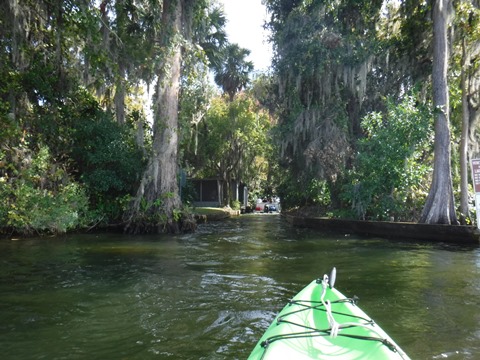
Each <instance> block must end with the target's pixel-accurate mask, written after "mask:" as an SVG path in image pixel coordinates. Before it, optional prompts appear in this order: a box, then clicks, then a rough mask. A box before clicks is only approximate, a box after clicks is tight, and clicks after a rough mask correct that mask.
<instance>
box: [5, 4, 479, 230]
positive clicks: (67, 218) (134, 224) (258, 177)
mask: <svg viewBox="0 0 480 360" xmlns="http://www.w3.org/2000/svg"><path fill="white" fill-rule="evenodd" d="M264 3H265V5H266V7H267V10H268V12H269V16H270V18H269V21H268V22H267V24H266V26H267V27H268V28H269V29H270V30H271V42H272V44H273V47H274V50H275V56H274V61H273V64H272V71H271V73H269V74H264V75H261V76H258V77H257V78H256V79H253V78H252V70H253V64H252V63H251V62H249V61H246V56H247V55H248V52H249V50H247V49H243V48H241V47H239V46H238V45H237V44H231V43H229V42H228V40H227V36H226V34H225V29H224V26H225V22H226V19H225V15H224V14H223V10H222V8H221V6H219V4H218V3H217V2H216V1H214V0H201V1H197V0H195V1H194V0H178V1H177V0H162V1H160V0H158V1H150V0H148V1H147V0H135V1H134V0H102V1H100V2H99V1H91V0H78V1H69V2H65V1H61V0H48V1H47V0H39V1H31V0H19V1H4V2H1V4H0V10H1V12H0V45H1V46H0V61H1V63H2V67H0V146H1V148H0V194H1V195H2V198H3V199H5V201H3V202H2V203H1V204H0V228H1V229H2V231H3V232H15V231H16V232H21V233H30V234H34V233H42V232H64V231H68V230H69V229H73V228H76V227H92V226H96V225H100V224H110V225H112V224H116V225H118V226H121V227H124V228H126V229H127V230H128V231H130V232H143V231H163V230H168V231H173V232H176V231H179V230H180V229H181V228H182V226H183V227H184V228H193V227H194V225H193V224H192V222H191V218H189V217H188V216H187V215H186V214H188V211H185V209H184V206H183V204H182V199H181V198H180V188H179V186H180V182H179V178H180V175H179V174H180V173H182V171H183V172H187V175H188V176H190V177H199V176H205V177H207V176H208V177H217V178H221V179H222V180H223V182H224V183H225V184H229V183H230V181H231V180H237V181H242V182H244V183H246V184H247V186H249V187H250V188H251V189H252V193H253V192H258V193H262V192H263V193H264V194H269V195H270V194H274V193H275V192H278V193H279V195H281V197H282V198H283V199H284V201H285V202H284V204H285V205H286V207H291V208H294V207H298V206H304V205H317V207H318V209H319V210H318V211H320V212H321V213H322V214H324V215H325V214H327V215H329V216H343V217H353V218H362V219H383V220H385V219H397V220H413V221H418V220H420V215H421V213H422V208H423V207H424V206H425V205H426V206H425V211H424V217H423V219H422V220H423V221H426V222H436V223H438V222H441V223H455V222H456V213H457V212H458V211H459V209H458V208H457V207H456V206H457V204H459V203H460V204H461V209H460V214H461V216H460V217H459V218H460V220H461V221H462V222H463V223H468V222H469V221H471V220H470V219H471V214H470V212H471V209H472V204H471V196H469V186H468V176H469V171H468V163H469V161H470V160H471V159H472V158H474V157H478V156H479V155H480V151H479V141H478V136H477V128H478V125H479V120H480V105H479V104H480V46H479V44H480V43H479V41H480V33H479V29H480V27H479V26H478V25H479V22H480V4H479V3H478V1H476V0H458V1H450V0H432V1H426V2H418V1H413V0H403V1H387V0H383V1H382V0H374V1H372V0H369V1H366V0H359V1H354V0H342V1H337V0H308V1H307V0H265V1H264ZM439 14H440V15H439ZM439 19H440V20H441V21H440V22H439ZM438 26H440V28H441V31H439V30H438V29H437V27H438ZM440 34H441V35H440ZM439 39H440V41H439ZM438 44H440V45H441V46H438ZM439 64H441V66H439ZM210 74H213V76H212V75H210ZM211 78H214V80H215V82H216V84H217V86H218V87H219V88H216V87H215V85H214V84H211V83H210V82H211V81H210V80H209V79H211ZM220 92H223V96H222V94H220ZM147 102H148V103H151V104H152V105H153V106H152V109H149V108H148V107H147V105H146V103H147ZM434 119H435V121H434ZM449 154H451V158H450V155H449ZM434 164H435V166H434ZM434 167H435V170H434ZM429 192H430V194H431V195H429V196H428V194H429ZM435 194H439V195H438V196H445V199H443V200H439V199H438V198H437V197H436V196H435ZM427 196H428V198H427ZM230 200H231V199H230V197H228V198H227V199H226V203H228V202H229V201H230ZM459 200H460V201H459ZM438 204H441V205H438Z"/></svg>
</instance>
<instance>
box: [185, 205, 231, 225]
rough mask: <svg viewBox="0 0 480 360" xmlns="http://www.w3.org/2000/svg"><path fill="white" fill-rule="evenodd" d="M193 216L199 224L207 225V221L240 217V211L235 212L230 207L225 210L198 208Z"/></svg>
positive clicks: (224, 208)
mask: <svg viewBox="0 0 480 360" xmlns="http://www.w3.org/2000/svg"><path fill="white" fill-rule="evenodd" d="M193 214H194V217H195V220H196V221H197V223H205V222H207V221H219V220H224V219H227V218H229V217H231V216H239V215H240V210H233V209H232V208H231V207H229V206H225V207H223V208H218V207H198V208H195V209H194V210H193Z"/></svg>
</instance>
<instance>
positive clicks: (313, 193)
mask: <svg viewBox="0 0 480 360" xmlns="http://www.w3.org/2000/svg"><path fill="white" fill-rule="evenodd" d="M277 191H278V195H279V196H280V199H281V201H282V209H284V210H289V209H293V208H295V207H298V206H318V207H321V208H326V207H328V206H329V204H330V192H329V189H328V186H327V184H326V182H325V181H322V180H319V179H316V178H314V177H312V176H305V177H301V176H296V175H291V176H288V177H286V178H285V179H283V181H282V183H281V184H279V186H278V187H277Z"/></svg>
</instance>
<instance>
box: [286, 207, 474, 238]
mask: <svg viewBox="0 0 480 360" xmlns="http://www.w3.org/2000/svg"><path fill="white" fill-rule="evenodd" d="M282 215H283V216H284V217H285V219H286V220H287V221H288V222H289V223H290V224H291V225H293V226H298V227H307V228H313V229H319V230H327V231H335V232H342V233H344V234H359V235H366V236H379V237H384V238H390V239H414V240H424V241H433V242H448V243H462V244H480V230H478V229H477V228H476V227H474V226H461V225H458V226H456V225H430V224H417V223H407V222H390V221H362V220H343V219H330V218H325V217H315V216H311V217H310V216H298V215H293V214H282Z"/></svg>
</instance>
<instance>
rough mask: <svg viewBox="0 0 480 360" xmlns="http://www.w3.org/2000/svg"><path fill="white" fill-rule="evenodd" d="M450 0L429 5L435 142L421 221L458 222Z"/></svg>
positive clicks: (437, 222)
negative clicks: (449, 76)
mask: <svg viewBox="0 0 480 360" xmlns="http://www.w3.org/2000/svg"><path fill="white" fill-rule="evenodd" d="M449 6H450V0H436V1H435V4H434V7H433V73H432V85H433V104H434V108H435V112H434V113H435V144H434V165H433V180H432V184H431V186H430V192H429V194H428V197H427V200H426V203H425V207H424V209H423V214H422V217H421V219H420V222H421V223H427V224H458V221H457V217H456V214H455V202H454V197H453V185H452V174H451V164H450V156H451V145H450V124H449V98H448V85H447V70H448V43H447V26H448V11H449Z"/></svg>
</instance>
